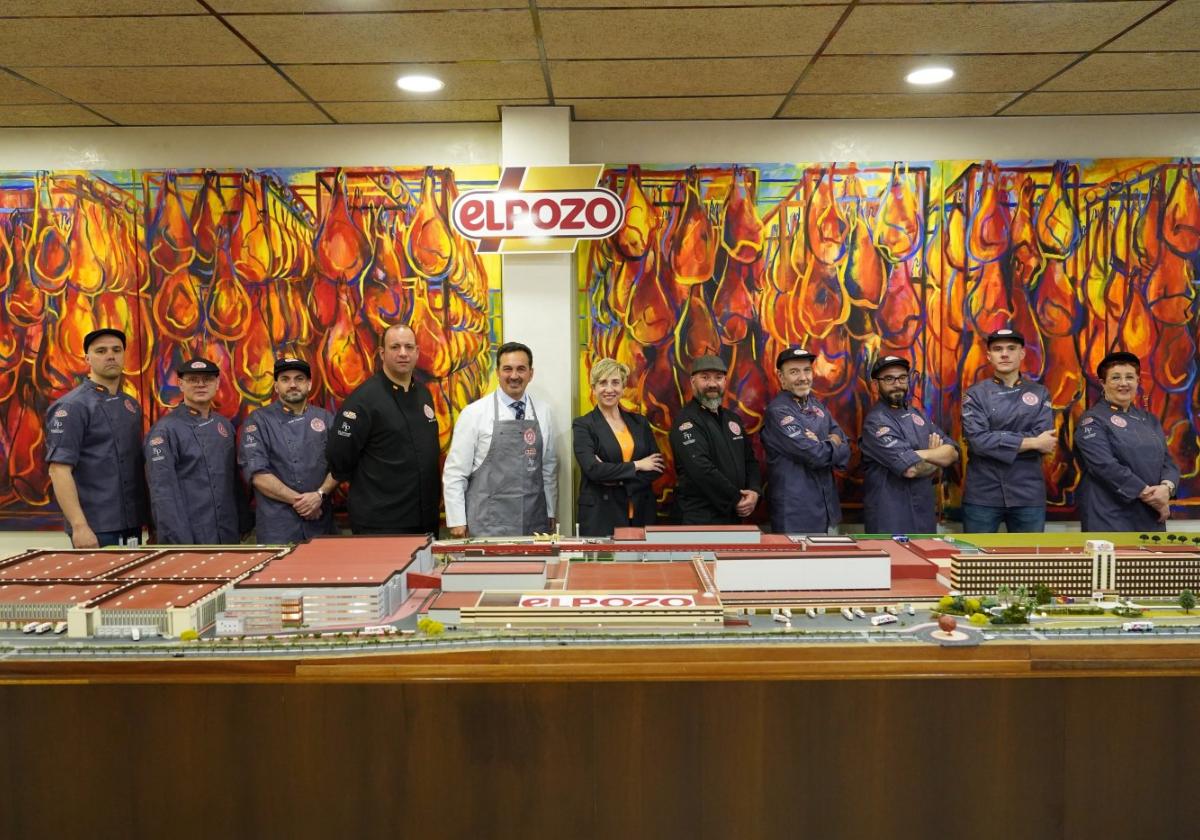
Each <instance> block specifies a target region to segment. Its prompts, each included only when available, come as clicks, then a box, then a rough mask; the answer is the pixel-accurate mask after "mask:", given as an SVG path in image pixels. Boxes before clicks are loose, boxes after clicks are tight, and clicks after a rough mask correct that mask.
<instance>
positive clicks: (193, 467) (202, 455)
mask: <svg viewBox="0 0 1200 840" xmlns="http://www.w3.org/2000/svg"><path fill="white" fill-rule="evenodd" d="M236 440H237V433H236V432H235V431H234V428H233V424H232V423H230V422H229V421H228V420H227V419H226V418H224V417H222V416H221V415H219V414H217V413H215V412H212V413H209V415H208V417H207V418H204V417H201V416H200V414H199V412H197V411H195V410H193V409H191V408H188V407H187V406H186V405H179V406H176V407H175V408H173V409H171V411H169V412H167V413H166V414H164V415H163V416H162V417H161V418H159V421H158V422H157V423H155V424H154V425H153V426H152V427H151V428H150V433H149V434H148V435H146V446H145V452H146V478H147V483H148V484H149V486H150V510H151V512H152V513H153V514H154V526H155V530H156V532H157V537H158V542H160V543H164V544H169V545H219V544H234V543H237V542H240V540H241V534H242V532H243V531H244V530H249V524H250V522H249V519H250V517H249V509H248V506H247V505H246V498H245V492H244V490H243V489H242V486H241V482H239V481H238V475H237V464H236V462H237V457H236Z"/></svg>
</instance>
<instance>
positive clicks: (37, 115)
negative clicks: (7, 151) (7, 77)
mask: <svg viewBox="0 0 1200 840" xmlns="http://www.w3.org/2000/svg"><path fill="white" fill-rule="evenodd" d="M66 125H108V122H106V121H105V120H104V119H102V118H100V117H98V116H96V115H95V114H93V113H91V112H90V111H87V110H86V109H84V108H80V107H79V106H78V105H0V127H2V128H19V127H21V126H30V127H33V126H66Z"/></svg>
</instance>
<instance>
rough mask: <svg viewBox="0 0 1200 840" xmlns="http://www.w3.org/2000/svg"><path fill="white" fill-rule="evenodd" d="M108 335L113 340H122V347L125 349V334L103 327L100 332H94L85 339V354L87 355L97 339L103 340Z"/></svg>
mask: <svg viewBox="0 0 1200 840" xmlns="http://www.w3.org/2000/svg"><path fill="white" fill-rule="evenodd" d="M106 335H111V336H112V337H113V338H119V339H121V347H122V349H124V347H125V333H124V332H122V331H121V330H118V329H115V328H113V327H101V328H100V329H98V330H92V331H91V332H90V333H88V334H87V335H85V336H84V337H83V352H84V353H86V352H87V351H88V348H89V347H91V346H92V342H93V341H95V340H96V339H97V338H103V337H104V336H106Z"/></svg>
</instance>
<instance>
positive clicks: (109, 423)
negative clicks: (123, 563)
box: [46, 379, 146, 534]
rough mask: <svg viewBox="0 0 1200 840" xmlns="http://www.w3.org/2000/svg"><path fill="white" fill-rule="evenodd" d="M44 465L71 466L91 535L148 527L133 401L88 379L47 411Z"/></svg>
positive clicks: (136, 407)
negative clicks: (112, 392)
mask: <svg viewBox="0 0 1200 840" xmlns="http://www.w3.org/2000/svg"><path fill="white" fill-rule="evenodd" d="M46 463H48V464H68V465H70V466H71V467H72V472H71V475H72V476H73V477H74V479H75V487H76V489H77V491H78V493H79V506H80V507H81V508H82V509H83V515H84V516H85V517H87V521H88V527H89V528H91V529H92V531H93V532H96V533H103V532H110V531H128V530H132V529H136V528H141V527H142V526H143V525H144V524H145V523H146V485H145V476H144V471H143V461H142V409H141V407H140V406H139V405H138V404H137V402H136V401H134V399H133V398H132V397H130V396H127V395H126V394H122V393H117V394H110V393H109V392H108V389H107V388H105V387H103V386H102V385H97V384H96V383H95V382H92V381H91V380H90V379H88V380H85V381H83V382H82V383H80V384H79V385H77V386H76V387H75V388H73V389H72V390H70V391H68V392H67V393H66V394H64V395H63V396H62V397H61V398H60V399H58V400H57V401H56V402H55V403H54V404H53V405H51V406H50V410H49V411H47V412H46ZM67 533H68V534H69V533H71V526H70V524H69V523H68V524H67Z"/></svg>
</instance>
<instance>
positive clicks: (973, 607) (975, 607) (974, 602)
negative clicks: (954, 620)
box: [963, 598, 983, 615]
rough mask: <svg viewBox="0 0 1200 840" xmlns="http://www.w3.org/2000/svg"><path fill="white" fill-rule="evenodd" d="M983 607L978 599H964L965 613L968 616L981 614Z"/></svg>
mask: <svg viewBox="0 0 1200 840" xmlns="http://www.w3.org/2000/svg"><path fill="white" fill-rule="evenodd" d="M982 606H983V605H982V604H981V603H980V601H979V599H978V598H964V599H963V612H965V613H966V614H967V615H975V614H976V613H978V612H979V610H980V609H981V608H982Z"/></svg>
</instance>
